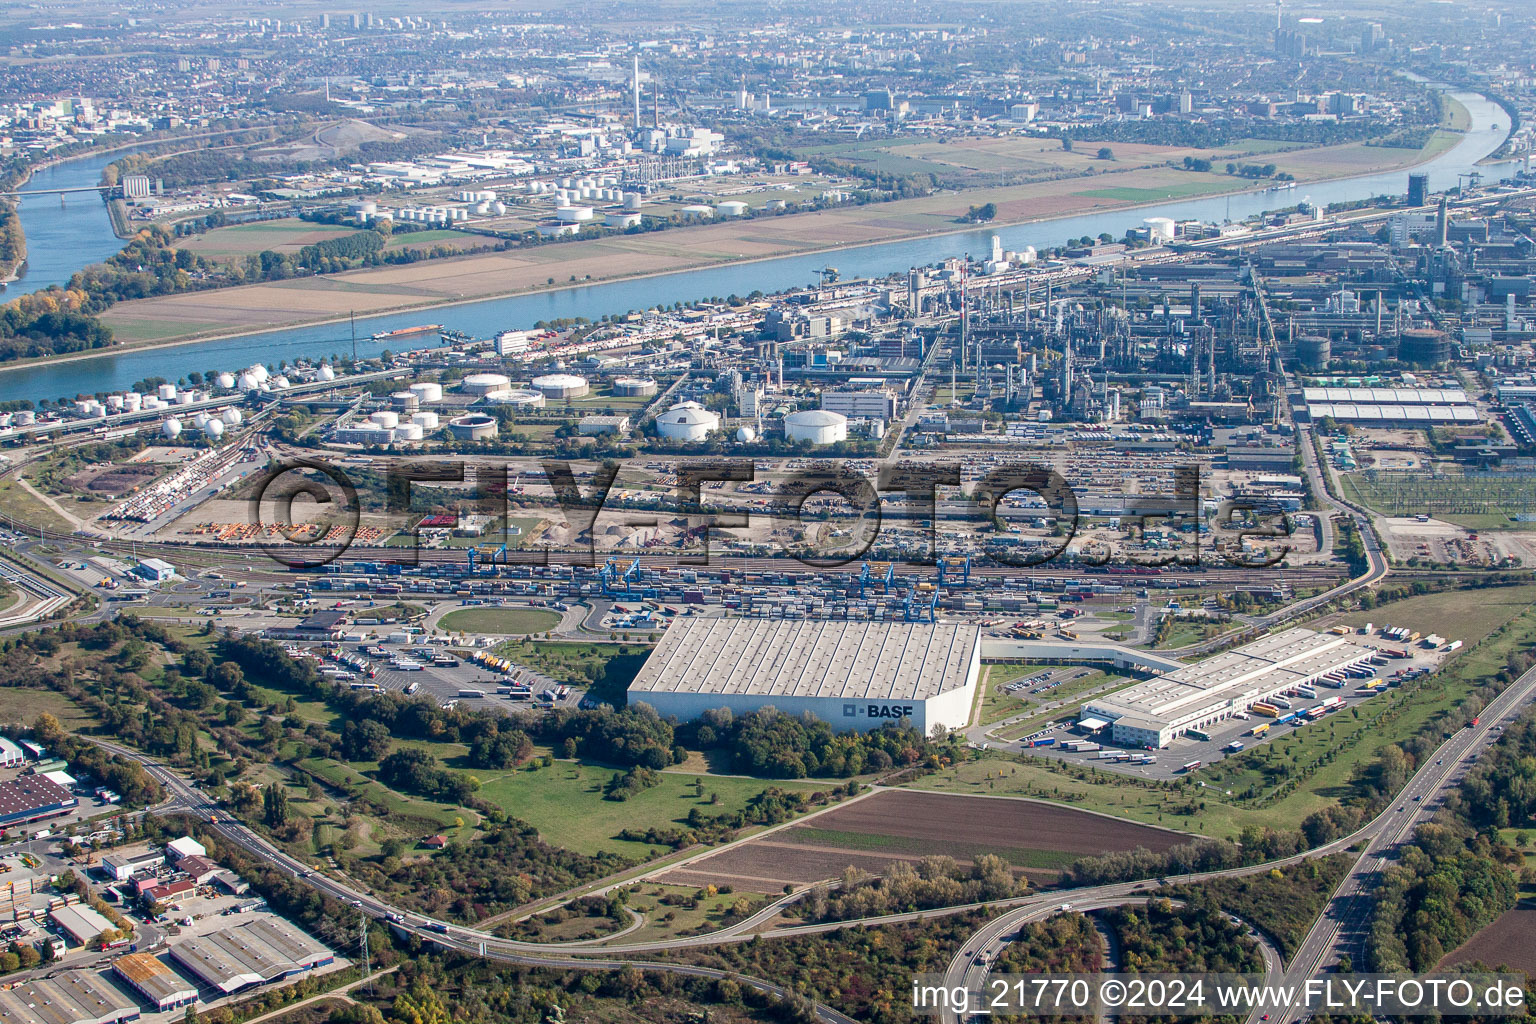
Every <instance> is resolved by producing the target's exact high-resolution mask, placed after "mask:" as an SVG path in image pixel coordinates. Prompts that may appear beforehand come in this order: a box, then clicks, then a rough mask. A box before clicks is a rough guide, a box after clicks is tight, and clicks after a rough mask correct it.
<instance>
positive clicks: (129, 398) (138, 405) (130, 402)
mask: <svg viewBox="0 0 1536 1024" xmlns="http://www.w3.org/2000/svg"><path fill="white" fill-rule="evenodd" d="M123 408H124V409H127V410H128V411H129V412H138V411H139V410H140V409H142V408H144V396H143V395H141V394H139V393H138V392H137V391H130V392H128V393H127V394H126V395H124V396H123Z"/></svg>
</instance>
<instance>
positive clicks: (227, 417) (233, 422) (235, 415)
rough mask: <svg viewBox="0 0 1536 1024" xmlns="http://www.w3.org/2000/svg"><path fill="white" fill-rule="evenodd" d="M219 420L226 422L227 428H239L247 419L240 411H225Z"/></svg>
mask: <svg viewBox="0 0 1536 1024" xmlns="http://www.w3.org/2000/svg"><path fill="white" fill-rule="evenodd" d="M219 419H221V420H223V421H224V425H225V426H229V427H238V426H239V425H240V423H241V421H242V420H244V419H245V417H244V416H242V415H240V410H239V409H225V410H224V412H223V413H222V414H220V416H219Z"/></svg>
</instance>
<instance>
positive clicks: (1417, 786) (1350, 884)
mask: <svg viewBox="0 0 1536 1024" xmlns="http://www.w3.org/2000/svg"><path fill="white" fill-rule="evenodd" d="M1533 695H1536V668H1533V669H1531V670H1530V671H1528V672H1526V673H1525V674H1524V675H1522V676H1521V677H1520V678H1519V679H1517V680H1516V681H1515V682H1514V683H1512V684H1511V685H1510V686H1509V687H1508V688H1506V689H1505V691H1504V692H1503V693H1502V694H1500V695H1499V696H1498V697H1497V698H1495V699H1494V700H1493V701H1492V702H1491V703H1490V704H1489V705H1488V707H1487V708H1486V709H1484V711H1483V713H1482V715H1480V716H1479V718H1478V725H1477V726H1476V727H1474V728H1471V729H1461V730H1458V731H1457V733H1456V734H1455V735H1453V736H1451V737H1450V738H1449V739H1447V740H1446V741H1445V742H1444V743H1443V744H1442V745H1441V747H1440V748H1439V749H1438V750H1437V751H1436V752H1435V755H1434V760H1426V762H1425V764H1424V765H1423V766H1422V767H1420V769H1419V770H1418V771H1417V772H1416V773H1414V775H1413V776H1412V777H1411V778H1410V779H1409V780H1408V782H1407V784H1406V785H1405V786H1404V787H1403V789H1402V791H1401V792H1400V793H1399V794H1398V795H1397V797H1396V798H1395V799H1394V800H1393V801H1392V804H1391V805H1390V806H1388V807H1387V809H1386V810H1384V811H1382V812H1381V814H1379V815H1377V816H1376V817H1375V818H1373V819H1372V820H1371V821H1370V822H1369V823H1368V824H1366V825H1365V826H1364V827H1362V828H1361V829H1359V830H1358V831H1356V832H1354V833H1352V834H1350V835H1348V836H1344V837H1342V838H1340V839H1336V840H1334V841H1333V842H1331V843H1327V844H1325V845H1323V846H1320V847H1317V848H1316V849H1313V850H1308V851H1307V852H1305V853H1302V854H1298V855H1296V856H1294V857H1286V858H1284V859H1282V860H1277V861H1271V862H1267V863H1264V864H1256V865H1251V866H1248V867H1243V868H1235V869H1230V870H1223V871H1212V872H1205V873H1201V874H1196V875H1183V876H1178V877H1173V878H1167V879H1163V880H1162V881H1165V882H1168V883H1175V884H1176V883H1182V882H1195V881H1200V880H1202V879H1207V878H1214V877H1222V876H1237V875H1249V874H1256V873H1258V872H1262V871H1268V870H1269V869H1270V868H1272V867H1277V866H1283V865H1286V864H1292V863H1296V862H1298V861H1301V860H1305V859H1307V858H1310V857H1318V856H1323V855H1325V854H1329V853H1337V852H1341V851H1343V850H1346V849H1348V848H1349V847H1351V846H1354V845H1355V844H1356V843H1358V842H1360V841H1361V840H1365V841H1366V849H1365V852H1364V854H1363V855H1362V856H1361V857H1360V858H1359V859H1358V860H1357V861H1356V862H1355V864H1354V866H1353V867H1352V868H1351V870H1350V873H1349V875H1347V876H1346V877H1345V879H1344V881H1343V882H1341V883H1340V886H1339V889H1338V890H1337V891H1336V892H1335V894H1334V896H1333V898H1332V900H1331V901H1330V902H1329V905H1328V907H1327V908H1326V910H1325V911H1324V913H1323V916H1322V917H1321V918H1320V919H1319V920H1318V923H1317V924H1316V925H1315V926H1314V927H1313V929H1312V931H1311V933H1309V934H1308V936H1307V938H1306V939H1305V940H1304V942H1303V943H1302V945H1301V946H1300V947H1299V948H1298V949H1297V952H1296V955H1295V957H1294V958H1293V959H1292V962H1291V968H1290V971H1289V972H1287V974H1286V979H1285V980H1286V981H1288V982H1292V983H1299V981H1301V980H1304V979H1306V978H1308V977H1315V976H1316V975H1317V974H1318V973H1319V972H1321V971H1322V970H1323V969H1324V968H1326V967H1328V966H1329V965H1330V964H1332V963H1333V962H1335V961H1336V960H1337V956H1336V950H1337V949H1338V948H1339V943H1340V940H1341V938H1358V937H1360V936H1361V935H1362V933H1363V929H1364V926H1365V924H1366V921H1367V918H1368V916H1369V912H1370V905H1371V904H1370V900H1369V892H1370V890H1371V889H1372V888H1374V886H1375V882H1376V879H1377V876H1378V873H1379V871H1380V869H1381V867H1382V866H1383V865H1384V864H1385V862H1386V860H1387V858H1388V857H1389V856H1390V855H1391V854H1392V852H1393V851H1394V850H1395V848H1396V847H1397V846H1398V845H1400V844H1401V843H1403V842H1404V841H1406V840H1407V839H1409V838H1411V837H1412V834H1413V828H1414V827H1415V826H1416V825H1419V824H1422V823H1423V822H1425V821H1427V820H1429V818H1430V816H1431V815H1432V814H1433V813H1434V807H1435V805H1436V804H1437V803H1438V802H1439V800H1440V799H1441V798H1443V797H1444V796H1445V794H1446V793H1447V792H1448V791H1449V790H1450V788H1451V787H1452V786H1453V785H1454V784H1455V783H1456V782H1457V781H1459V778H1460V771H1461V768H1462V765H1463V762H1465V761H1467V760H1468V759H1469V758H1472V757H1474V756H1475V755H1476V754H1477V753H1478V752H1480V751H1481V750H1483V749H1484V748H1485V747H1487V746H1488V744H1489V743H1491V742H1492V741H1493V740H1494V739H1495V738H1496V737H1497V733H1498V730H1499V729H1500V728H1501V726H1502V725H1503V724H1504V723H1507V722H1508V721H1510V720H1511V719H1513V718H1514V717H1515V716H1516V715H1518V714H1519V713H1520V712H1521V711H1522V710H1524V708H1525V706H1526V705H1527V704H1528V703H1529V702H1530V700H1531V698H1532V696H1533ZM1404 808H1407V809H1404ZM1156 885H1157V883H1154V882H1146V881H1142V882H1122V883H1116V884H1113V885H1104V886H1095V887H1092V888H1084V889H1073V890H1063V891H1060V892H1057V893H1053V894H1051V896H1050V897H1045V896H1041V897H1033V898H1031V899H1030V900H1028V901H1025V902H1023V903H1022V904H1021V905H1020V906H1018V907H1016V908H1015V909H1013V910H1010V911H1009V912H1007V913H1005V914H1002V915H1001V916H999V917H997V918H994V919H993V920H991V921H989V922H987V924H985V925H983V926H982V927H981V928H980V929H978V930H977V931H976V933H975V934H973V935H972V936H971V938H970V939H968V940H967V941H966V942H965V944H964V945H963V946H961V948H960V950H959V952H957V953H956V954H955V956H954V958H953V959H952V960H951V961H950V964H949V968H948V970H947V971H946V977H945V985H946V986H952V985H960V984H965V985H968V986H975V984H976V983H977V982H979V981H982V980H984V979H985V971H984V970H983V971H980V972H977V971H975V970H973V968H974V967H975V963H974V961H975V957H976V955H977V954H978V953H983V952H986V951H988V950H994V949H996V948H997V947H998V944H999V943H1000V942H1001V943H1006V942H1007V941H1008V937H1011V936H1013V935H1016V934H1017V933H1018V931H1019V928H1020V926H1022V925H1024V924H1026V923H1028V922H1030V921H1033V920H1038V919H1039V918H1040V917H1042V916H1044V917H1048V916H1050V915H1051V914H1053V913H1059V912H1060V911H1061V906H1062V902H1063V901H1066V902H1069V903H1070V904H1071V907H1072V909H1074V910H1081V909H1091V908H1093V907H1095V906H1098V905H1100V902H1101V901H1105V900H1108V901H1111V902H1110V903H1109V904H1104V905H1114V904H1115V903H1117V902H1118V903H1123V902H1125V901H1126V899H1127V898H1129V897H1132V896H1135V895H1137V894H1139V898H1141V899H1145V898H1147V897H1148V896H1150V895H1152V892H1153V890H1154V889H1155V888H1156ZM993 955H994V956H995V953H994V954H993ZM969 990H970V991H971V992H973V993H975V992H979V991H981V989H980V988H979V987H971V988H970V989H969ZM1285 1010H1286V1008H1283V1007H1279V1006H1259V1007H1255V1009H1254V1011H1253V1013H1252V1015H1251V1016H1250V1018H1249V1024H1256V1022H1257V1021H1259V1019H1260V1018H1261V1017H1262V1015H1263V1014H1265V1013H1270V1014H1271V1015H1272V1016H1273V1018H1274V1021H1273V1024H1291V1022H1293V1021H1295V1020H1296V1019H1298V1017H1300V1016H1301V1014H1300V1013H1298V1012H1296V1011H1294V1010H1290V1011H1286V1015H1285V1016H1280V1015H1279V1014H1280V1013H1281V1012H1282V1011H1285ZM945 1020H946V1022H947V1024H954V1022H955V1021H956V1020H957V1018H956V1017H955V1016H953V1015H949V1016H946V1018H945Z"/></svg>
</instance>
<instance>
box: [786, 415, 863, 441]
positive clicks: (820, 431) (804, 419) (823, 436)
mask: <svg viewBox="0 0 1536 1024" xmlns="http://www.w3.org/2000/svg"><path fill="white" fill-rule="evenodd" d="M784 437H785V439H786V440H790V441H808V442H810V443H811V444H836V443H837V442H838V441H846V440H848V417H846V416H844V415H843V414H842V413H837V412H828V411H827V410H826V409H806V410H805V411H803V412H792V413H790V414H789V415H788V416H785V417H784Z"/></svg>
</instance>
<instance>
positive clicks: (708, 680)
mask: <svg viewBox="0 0 1536 1024" xmlns="http://www.w3.org/2000/svg"><path fill="white" fill-rule="evenodd" d="M980 640H981V631H980V630H979V629H978V628H977V627H975V626H966V625H941V624H933V623H883V622H814V621H811V622H796V621H785V620H782V619H778V620H775V619H677V620H674V621H673V623H672V625H671V626H669V627H668V628H667V632H666V635H664V636H663V637H662V639H661V643H659V644H657V646H656V649H655V650H654V651H653V652H651V656H650V658H649V659H647V661H646V663H645V665H644V667H643V668H641V670H640V674H639V675H638V676H636V677H635V681H634V682H633V683H631V684H630V687H629V699H630V702H631V703H634V702H636V701H642V702H644V703H646V704H649V705H651V706H652V707H654V708H655V709H656V711H657V712H658V713H659V714H661V715H662V716H663V717H666V716H671V715H675V716H676V717H677V718H679V719H683V720H687V719H691V718H697V717H698V716H699V715H700V714H702V713H703V712H705V711H707V710H709V709H711V708H722V707H723V708H730V709H731V710H732V711H734V712H737V713H742V712H748V711H755V710H757V709H758V708H761V707H767V706H769V705H772V706H773V707H775V708H777V709H778V710H780V711H783V712H785V713H787V714H791V715H799V714H801V713H803V712H807V711H808V712H810V713H811V714H812V715H815V716H816V717H817V718H820V719H822V720H824V721H826V722H828V723H830V724H831V726H832V728H833V729H835V730H837V731H838V732H853V731H857V732H867V731H869V730H871V729H878V728H879V727H880V726H882V725H884V724H885V723H887V722H900V723H904V724H907V725H910V726H912V727H913V728H915V729H918V730H920V731H921V732H923V733H924V734H925V735H926V734H928V733H930V732H931V731H932V730H933V727H934V726H935V725H942V726H944V727H945V728H946V729H959V728H962V727H964V726H965V724H966V721H967V720H968V719H969V717H970V710H971V701H972V699H973V698H974V697H975V695H976V676H977V672H978V670H979V668H980V664H981V645H980Z"/></svg>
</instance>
